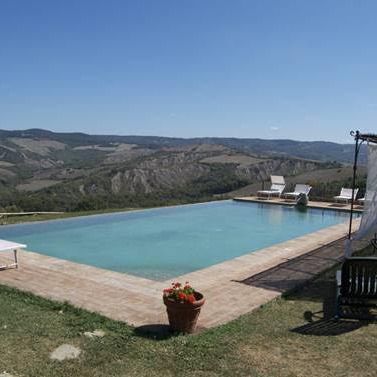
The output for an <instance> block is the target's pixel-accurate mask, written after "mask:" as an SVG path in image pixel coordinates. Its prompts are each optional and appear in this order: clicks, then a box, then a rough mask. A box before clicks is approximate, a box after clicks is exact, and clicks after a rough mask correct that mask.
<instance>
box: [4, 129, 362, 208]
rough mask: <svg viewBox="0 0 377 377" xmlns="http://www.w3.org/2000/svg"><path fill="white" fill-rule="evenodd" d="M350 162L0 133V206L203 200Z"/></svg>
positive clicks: (312, 151) (306, 147) (252, 143)
mask: <svg viewBox="0 0 377 377" xmlns="http://www.w3.org/2000/svg"><path fill="white" fill-rule="evenodd" d="M364 158H365V153H364V151H362V155H361V161H363V159H364ZM352 159H353V145H352V144H351V145H348V144H347V145H341V144H335V143H328V142H299V141H292V140H260V139H234V138H194V139H180V138H166V137H154V136H113V135H87V134H83V133H54V132H51V131H47V130H40V129H31V130H24V131H6V130H0V193H1V196H0V206H1V207H2V208H7V209H9V208H11V209H12V208H13V209H21V210H35V209H38V210H42V209H43V210H75V209H94V208H96V209H97V208H108V207H124V206H150V205H160V204H165V203H172V202H173V203H174V202H186V201H195V200H203V199H204V198H206V199H209V198H211V197H213V195H219V194H227V193H229V192H232V191H234V190H238V189H242V188H243V187H247V186H248V185H252V184H256V183H257V182H262V181H266V180H268V179H269V176H270V175H271V174H273V173H274V174H282V175H285V176H287V177H289V176H297V175H302V174H309V173H310V172H325V171H327V170H328V169H343V170H344V171H345V172H348V170H347V165H348V164H349V163H350V162H351V161H352ZM313 174H314V175H312V177H314V176H316V177H320V175H318V174H317V175H316V174H315V173H313ZM321 174H325V173H321ZM348 175H349V173H346V174H345V175H344V174H341V175H339V177H340V176H341V179H342V182H344V181H345V178H347V177H348ZM334 177H336V175H335V176H334ZM308 179H309V178H308ZM347 179H348V178H347Z"/></svg>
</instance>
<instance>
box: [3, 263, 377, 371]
mask: <svg viewBox="0 0 377 377" xmlns="http://www.w3.org/2000/svg"><path fill="white" fill-rule="evenodd" d="M334 274H335V270H334V269H332V270H330V271H327V272H326V273H325V274H323V275H321V276H320V277H319V278H317V279H316V280H314V281H312V282H311V283H310V284H309V285H307V286H305V287H303V288H301V289H299V290H297V291H296V292H294V293H291V294H289V295H287V296H286V297H284V298H281V299H277V300H274V301H272V302H270V303H268V304H267V305H265V306H264V307H262V308H260V309H258V310H255V311H254V312H252V313H250V314H248V315H245V316H242V317H240V318H238V319H237V320H235V321H232V322H230V323H228V324H227V325H224V326H221V327H218V328H215V329H211V330H208V331H204V332H202V333H199V334H197V335H192V336H183V335H178V336H170V335H169V333H166V332H161V333H159V334H158V335H157V336H156V335H152V334H148V333H143V332H140V331H138V330H137V329H134V328H132V327H130V326H127V325H126V324H123V323H119V322H115V321H112V320H109V319H107V318H104V317H102V316H99V315H97V314H94V313H89V312H87V311H84V310H80V309H76V308H74V307H72V306H70V305H68V304H57V303H54V302H51V301H49V300H45V299H42V298H39V297H36V296H33V295H30V294H25V293H22V292H20V291H18V290H15V289H11V288H7V287H4V286H0V355H1V357H0V373H1V371H7V372H9V373H12V374H14V375H16V376H30V377H34V376H35V377H37V376H38V377H43V376H53V377H59V376H64V377H66V376H80V377H85V376H88V377H89V376H91V377H92V376H94V377H95V376H106V377H111V376H148V377H151V376H164V377H166V376H206V377H208V376H209V377H210V376H259V377H262V376H263V377H288V376H311V377H317V376H318V377H319V376H321V377H322V376H326V377H333V376H360V377H363V376H365V377H366V376H374V375H375V371H376V370H377V359H376V357H375V345H376V337H377V326H376V325H375V324H373V323H367V322H349V321H348V322H346V321H344V322H343V321H340V322H339V323H337V324H335V328H334V323H333V322H331V321H327V320H323V318H324V317H325V319H326V316H329V315H331V312H332V306H333V302H334V296H333V293H334V284H333V283H334ZM98 299H99V300H100V299H101V298H100V297H99V298H98ZM240 300H242V297H240ZM224 306H227V303H226V302H224ZM323 310H325V312H324V313H323ZM310 320H312V321H313V322H310ZM319 325H320V326H319ZM95 329H102V330H104V331H105V332H106V336H105V337H103V338H97V339H88V338H87V337H85V336H83V332H85V331H92V330H95ZM334 332H335V333H339V334H338V335H334ZM63 343H69V344H72V345H76V346H78V347H80V348H81V349H82V354H81V355H80V357H79V358H78V359H77V360H74V361H63V362H58V361H52V360H50V359H49V354H50V352H51V351H52V350H54V349H55V348H56V347H58V346H59V345H61V344H63Z"/></svg>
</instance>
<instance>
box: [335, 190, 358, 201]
mask: <svg viewBox="0 0 377 377" xmlns="http://www.w3.org/2000/svg"><path fill="white" fill-rule="evenodd" d="M358 192H359V189H358V188H355V192H354V195H353V200H355V199H356V197H357V193H358ZM334 200H335V202H336V203H337V202H346V203H348V202H350V201H351V200H352V189H351V188H344V187H342V189H341V190H340V195H338V196H334Z"/></svg>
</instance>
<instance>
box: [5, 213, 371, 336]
mask: <svg viewBox="0 0 377 377" xmlns="http://www.w3.org/2000/svg"><path fill="white" fill-rule="evenodd" d="M358 225H359V220H356V221H354V227H355V229H356V228H357V227H358ZM347 230H348V224H347V223H345V224H339V225H335V226H332V227H329V228H326V229H322V230H320V231H317V232H314V233H311V234H308V235H306V236H303V237H298V238H296V239H293V240H289V241H286V242H283V243H280V244H276V245H273V246H271V247H268V248H265V249H262V250H259V251H256V252H253V253H250V254H246V255H243V256H240V257H238V258H235V259H232V260H229V261H225V262H222V263H219V264H216V265H213V266H210V267H208V268H205V269H202V270H199V271H195V272H192V273H189V274H186V275H183V276H179V277H177V278H176V279H174V280H179V281H183V282H184V281H189V282H190V283H191V284H192V285H193V286H194V287H196V288H197V289H198V290H199V291H201V292H202V293H203V294H204V295H205V297H206V304H205V305H204V307H203V309H202V313H201V315H200V318H199V326H200V327H201V328H210V327H213V326H218V325H221V324H224V323H227V322H228V321H230V320H233V319H235V318H237V317H238V316H240V315H243V314H246V313H248V312H250V311H251V310H253V309H255V308H258V307H259V306H261V305H263V304H265V303H266V302H268V301H269V300H271V299H273V298H275V297H278V296H280V295H281V294H282V293H283V292H285V291H287V290H290V289H292V288H294V287H295V286H297V285H298V284H302V283H304V282H305V281H307V280H309V279H312V278H313V277H314V276H315V275H316V274H317V273H319V272H320V271H322V270H324V269H326V268H328V267H331V266H332V265H333V264H334V263H336V262H337V261H340V260H341V259H342V258H343V254H344V237H345V236H346V234H347ZM365 245H366V244H365V243H363V242H361V243H357V244H356V245H355V247H356V248H362V247H364V246H365ZM3 254H4V253H2V255H1V258H2V260H4V259H5V262H6V259H7V257H9V258H11V255H9V256H6V255H5V254H4V255H3ZM19 263H20V267H19V268H18V269H10V270H3V271H0V284H6V285H9V286H12V287H16V288H18V289H21V290H24V291H28V292H32V293H34V294H36V295H39V296H43V297H46V298H49V299H53V300H56V301H60V302H63V301H68V302H70V303H71V304H73V305H75V306H77V307H81V308H84V309H87V310H90V311H94V312H97V313H100V314H103V315H105V316H107V317H109V318H112V319H115V320H120V321H124V322H127V323H128V324H131V325H134V326H147V325H154V324H165V323H166V322H167V317H166V313H165V308H164V305H163V303H162V297H161V296H162V289H163V288H166V287H169V286H170V284H171V280H169V281H165V282H156V281H152V280H148V279H144V278H140V277H136V276H131V275H127V274H123V273H118V272H113V271H109V270H103V269H100V268H96V267H92V266H88V265H83V264H77V263H73V262H70V261H66V260H62V259H57V258H53V257H49V256H46V255H42V254H39V253H35V252H31V251H20V253H19Z"/></svg>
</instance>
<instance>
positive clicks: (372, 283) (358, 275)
mask: <svg viewBox="0 0 377 377" xmlns="http://www.w3.org/2000/svg"><path fill="white" fill-rule="evenodd" d="M376 304H377V258H373V257H354V258H349V259H347V260H346V261H345V262H344V263H343V265H342V270H341V271H338V273H337V300H336V314H335V317H336V318H340V317H342V316H343V315H342V307H343V306H347V307H353V308H358V309H360V308H368V307H376V306H377V305H376ZM343 317H344V316H343Z"/></svg>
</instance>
